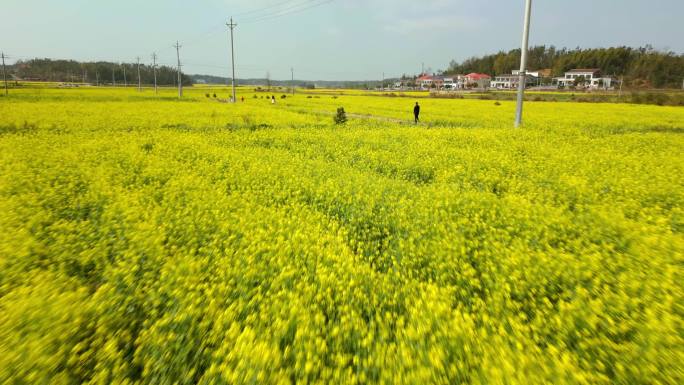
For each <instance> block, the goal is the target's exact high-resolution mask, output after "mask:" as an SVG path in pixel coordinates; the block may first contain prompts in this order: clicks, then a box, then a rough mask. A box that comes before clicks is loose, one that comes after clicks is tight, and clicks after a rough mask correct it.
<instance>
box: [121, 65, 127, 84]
mask: <svg viewBox="0 0 684 385" xmlns="http://www.w3.org/2000/svg"><path fill="white" fill-rule="evenodd" d="M121 66H122V67H123V70H124V87H128V79H127V78H126V63H121Z"/></svg>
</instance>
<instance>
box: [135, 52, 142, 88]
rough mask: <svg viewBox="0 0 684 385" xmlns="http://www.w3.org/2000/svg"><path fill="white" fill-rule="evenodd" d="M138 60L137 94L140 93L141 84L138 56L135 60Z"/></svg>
mask: <svg viewBox="0 0 684 385" xmlns="http://www.w3.org/2000/svg"><path fill="white" fill-rule="evenodd" d="M136 59H137V60H138V92H140V91H142V83H141V82H140V56H138V57H137V58H136Z"/></svg>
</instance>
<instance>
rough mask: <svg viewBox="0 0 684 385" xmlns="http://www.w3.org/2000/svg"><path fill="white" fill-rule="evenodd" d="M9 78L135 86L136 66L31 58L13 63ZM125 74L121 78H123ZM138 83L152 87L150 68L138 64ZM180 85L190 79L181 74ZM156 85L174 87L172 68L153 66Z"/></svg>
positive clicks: (174, 75)
mask: <svg viewBox="0 0 684 385" xmlns="http://www.w3.org/2000/svg"><path fill="white" fill-rule="evenodd" d="M9 73H10V75H14V76H16V77H17V78H18V79H21V80H35V81H53V82H63V83H81V82H84V81H85V82H86V83H91V84H100V85H112V84H113V83H114V82H116V85H123V84H125V83H127V84H129V85H137V84H138V64H137V63H112V62H105V61H99V62H78V61H75V60H52V59H31V60H25V61H22V60H20V61H17V62H16V63H15V64H14V65H12V66H10V67H9ZM124 74H125V77H124ZM140 80H141V82H142V84H146V85H150V84H154V70H153V67H152V66H151V65H146V64H142V63H141V64H140ZM181 80H182V82H183V85H191V84H192V78H191V77H190V76H188V75H185V74H183V73H181ZM157 84H158V85H160V86H171V85H177V84H178V73H177V72H176V69H175V68H173V67H169V66H157Z"/></svg>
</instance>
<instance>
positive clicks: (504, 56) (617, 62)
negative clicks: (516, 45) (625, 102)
mask: <svg viewBox="0 0 684 385" xmlns="http://www.w3.org/2000/svg"><path fill="white" fill-rule="evenodd" d="M519 66H520V49H514V50H511V51H508V52H499V53H497V54H493V55H485V56H483V57H479V58H477V57H473V58H470V59H467V60H465V61H464V62H462V63H457V62H455V61H452V62H451V64H450V67H449V70H448V71H447V72H448V73H470V72H481V73H487V74H508V73H510V72H511V71H512V70H514V69H517V68H519ZM528 68H531V69H545V68H551V69H552V70H553V74H554V75H555V76H561V75H562V74H563V73H564V72H565V71H568V70H570V69H573V68H600V69H601V70H602V71H603V73H604V74H606V75H613V76H624V77H625V80H626V84H627V85H629V86H633V87H656V88H681V85H682V79H684V54H676V53H674V52H661V51H657V50H654V49H653V48H652V47H650V46H646V47H642V48H630V47H611V48H595V49H580V48H577V49H571V50H568V49H566V48H563V49H557V48H556V47H554V46H548V47H547V46H536V47H532V48H531V49H530V52H529V57H528Z"/></svg>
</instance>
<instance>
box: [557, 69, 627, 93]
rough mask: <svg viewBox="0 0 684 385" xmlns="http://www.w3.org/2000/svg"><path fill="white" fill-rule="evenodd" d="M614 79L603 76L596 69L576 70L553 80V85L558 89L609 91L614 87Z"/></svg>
mask: <svg viewBox="0 0 684 385" xmlns="http://www.w3.org/2000/svg"><path fill="white" fill-rule="evenodd" d="M615 83H616V81H615V79H614V78H612V77H610V76H603V75H602V74H601V70H600V69H597V68H587V69H584V68H578V69H573V70H570V71H568V72H566V73H565V75H564V76H562V77H558V78H554V79H553V84H556V85H558V87H560V88H570V87H577V88H584V89H610V88H613V87H614V86H615Z"/></svg>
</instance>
